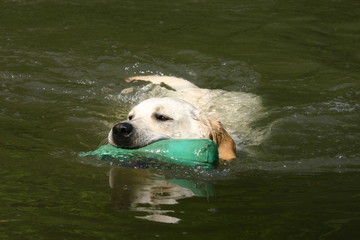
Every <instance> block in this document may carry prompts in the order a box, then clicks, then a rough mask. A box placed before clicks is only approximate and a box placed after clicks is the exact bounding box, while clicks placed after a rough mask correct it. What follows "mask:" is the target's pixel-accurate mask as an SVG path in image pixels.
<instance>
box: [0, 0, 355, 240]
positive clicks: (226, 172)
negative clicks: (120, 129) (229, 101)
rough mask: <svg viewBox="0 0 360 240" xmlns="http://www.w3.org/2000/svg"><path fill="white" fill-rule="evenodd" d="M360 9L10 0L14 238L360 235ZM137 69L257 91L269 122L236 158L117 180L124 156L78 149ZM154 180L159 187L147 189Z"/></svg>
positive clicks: (0, 115) (92, 139) (112, 109)
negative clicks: (264, 134) (118, 161)
mask: <svg viewBox="0 0 360 240" xmlns="http://www.w3.org/2000/svg"><path fill="white" fill-rule="evenodd" d="M359 13H360V2H359V1H356V0H352V1H351V0H345V1H341V0H333V1H330V0H320V1H316V2H314V1H309V0H307V1H306V0H302V1H281V0H274V1H260V0H259V1H233V0H229V1H207V0H199V1H195V0H194V1H187V0H181V1H144V0H137V1H126V0H125V1H115V0H113V1H110V0H109V1H84V0H72V1H51V0H49V1H45V0H37V1H35V0H33V1H32V0H27V1H26V0H18V1H17V0H14V1H10V0H1V1H0V123H1V125H0V129H1V137H0V164H1V168H0V200H1V204H0V239H19V240H20V239H21V240H23V239H25V240H26V239H37V240H38V239H67V240H70V239H86V240H88V239H99V240H100V239H159V238H160V239H183V238H184V239H199V238H201V239H359V238H360V230H359V226H360V184H359V183H360V174H359V173H360V159H359V158H360V152H359V149H360V128H359V122H360V121H359V120H360V101H359V99H360V96H359V95H360V81H359V79H360V72H359V69H360V67H359V66H360V14H359ZM138 74H169V75H175V76H179V77H183V78H187V79H189V80H191V81H192V82H194V83H195V84H197V85H199V86H201V87H204V88H214V89H215V88H216V89H225V90H233V91H246V92H250V93H254V94H257V95H259V96H260V97H261V98H262V100H263V105H264V111H265V112H266V113H267V116H266V117H264V118H262V119H260V120H259V121H257V122H256V124H254V130H256V129H261V128H270V126H271V132H270V136H269V137H268V138H267V139H266V140H265V141H263V142H262V143H261V144H260V145H259V146H251V147H250V146H243V148H244V150H246V151H248V152H251V153H252V154H250V155H245V154H241V155H240V157H239V159H237V160H236V161H235V162H234V163H233V164H232V165H231V166H228V167H225V168H224V169H223V170H218V171H216V172H212V173H209V174H204V173H202V174H199V173H188V172H185V173H184V172H181V173H179V172H177V171H175V172H170V173H169V172H166V173H164V172H161V171H160V172H159V171H146V170H139V169H137V170H136V169H135V170H134V169H118V172H115V173H114V172H112V174H111V176H112V178H111V179H110V180H111V181H112V184H111V186H112V188H111V187H110V185H109V171H110V169H111V167H110V166H108V164H105V163H102V162H88V161H86V160H84V159H79V158H78V157H77V155H76V153H77V152H81V151H89V150H92V149H95V148H97V146H98V145H99V144H100V142H101V141H102V140H103V139H104V138H106V136H107V132H108V130H109V125H111V124H113V123H115V122H116V121H118V120H119V119H123V118H125V116H126V112H127V111H128V110H129V108H130V105H131V103H129V102H126V101H121V100H114V98H112V97H111V96H113V95H116V94H118V93H119V92H120V91H121V90H122V89H124V88H126V87H128V85H127V84H125V83H123V82H122V81H123V79H124V78H126V77H128V76H133V75H138ZM162 174H165V177H163V176H161V175H162ZM164 184H165V185H164ZM166 184H173V185H171V186H170V185H166ZM156 186H158V188H160V187H161V188H162V189H157V188H156ZM179 189H180V191H179V192H178V190H179ZM154 192H155V193H154ZM142 193H143V194H144V195H146V194H149V193H152V194H154V195H153V196H152V198H151V199H152V200H154V201H149V202H147V203H146V202H140V203H137V205H136V201H139V199H141V198H140V197H139V196H140V195H141V194H142ZM178 193H179V194H180V195H177V194H178ZM139 194H140V195H139ZM194 194H195V196H193V195H194ZM155 200H158V201H160V200H163V201H162V202H161V201H160V202H156V201H155ZM175 203H176V204H175ZM135 205H136V206H135ZM155 214H157V215H161V216H163V218H160V221H159V219H157V220H158V221H149V220H155V219H150V218H151V216H153V215H155ZM143 218H148V219H143ZM166 222H177V223H176V224H170V223H166Z"/></svg>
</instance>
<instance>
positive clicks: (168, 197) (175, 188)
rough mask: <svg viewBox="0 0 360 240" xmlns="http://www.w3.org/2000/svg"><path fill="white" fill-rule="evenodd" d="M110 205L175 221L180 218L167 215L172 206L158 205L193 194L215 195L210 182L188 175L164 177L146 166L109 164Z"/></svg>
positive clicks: (146, 217)
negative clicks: (131, 166) (135, 166)
mask: <svg viewBox="0 0 360 240" xmlns="http://www.w3.org/2000/svg"><path fill="white" fill-rule="evenodd" d="M109 183H110V187H111V188H112V189H113V192H112V197H111V201H112V205H113V207H114V208H115V209H119V210H131V211H140V212H145V213H147V215H145V216H137V218H141V219H147V220H150V221H156V222H164V223H177V222H179V221H180V220H181V219H179V218H176V217H172V216H168V215H167V214H168V213H171V212H173V211H171V210H162V209H161V205H169V204H170V205H173V204H177V203H178V200H180V199H184V198H189V197H193V196H198V197H209V196H212V195H214V189H213V186H212V185H211V184H209V183H206V182H200V181H199V182H198V181H195V180H189V179H167V178H165V177H164V176H161V175H159V174H155V173H154V172H152V171H151V170H149V169H129V168H112V169H111V170H110V174H109Z"/></svg>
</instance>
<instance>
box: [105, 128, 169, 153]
mask: <svg viewBox="0 0 360 240" xmlns="http://www.w3.org/2000/svg"><path fill="white" fill-rule="evenodd" d="M170 138H171V137H170V136H168V135H165V134H162V133H154V132H150V133H149V132H146V133H145V132H142V131H139V130H137V129H136V128H134V126H132V124H130V123H128V122H121V123H118V124H116V125H115V126H114V127H113V128H112V129H111V131H110V133H109V136H108V141H109V143H110V144H111V145H113V146H115V147H118V148H124V149H137V148H141V147H145V146H147V145H149V144H151V143H154V142H157V141H161V140H166V139H170Z"/></svg>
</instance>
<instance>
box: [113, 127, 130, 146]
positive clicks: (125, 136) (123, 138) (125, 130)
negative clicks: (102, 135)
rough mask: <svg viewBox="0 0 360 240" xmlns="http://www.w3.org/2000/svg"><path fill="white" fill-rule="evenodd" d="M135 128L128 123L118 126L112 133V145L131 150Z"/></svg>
mask: <svg viewBox="0 0 360 240" xmlns="http://www.w3.org/2000/svg"><path fill="white" fill-rule="evenodd" d="M133 133H134V127H133V126H132V125H131V124H130V123H127V122H121V123H118V124H116V125H115V126H114V127H113V128H112V131H111V133H110V134H111V140H112V143H113V144H114V145H115V146H117V147H121V148H130V147H131V145H132V135H133Z"/></svg>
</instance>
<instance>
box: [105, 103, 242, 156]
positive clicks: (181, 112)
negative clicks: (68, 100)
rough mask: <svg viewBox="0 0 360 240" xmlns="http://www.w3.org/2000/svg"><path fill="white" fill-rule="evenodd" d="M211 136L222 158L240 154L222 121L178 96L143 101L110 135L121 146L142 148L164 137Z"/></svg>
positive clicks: (192, 137) (109, 138)
mask: <svg viewBox="0 0 360 240" xmlns="http://www.w3.org/2000/svg"><path fill="white" fill-rule="evenodd" d="M207 138H210V139H212V140H214V141H215V143H217V145H218V149H219V155H220V158H221V159H224V160H230V159H233V158H235V157H236V150H235V144H234V141H233V140H232V138H231V137H230V136H229V134H228V133H227V132H226V131H225V129H224V128H223V127H222V125H221V123H220V122H218V121H211V120H209V119H208V118H205V117H203V116H202V114H201V113H200V112H199V111H198V110H197V109H196V108H195V107H194V106H193V105H191V104H189V103H187V102H185V101H183V100H180V99H176V98H151V99H148V100H145V101H143V102H141V103H140V104H138V105H137V106H135V107H134V108H133V109H132V110H131V111H130V113H129V115H128V120H126V121H123V122H120V123H118V124H116V125H115V126H114V127H113V128H112V129H111V131H110V133H109V136H108V140H109V143H110V144H112V145H114V146H116V147H121V148H140V147H143V146H146V145H148V144H150V143H152V142H155V141H158V140H162V139H207Z"/></svg>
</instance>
